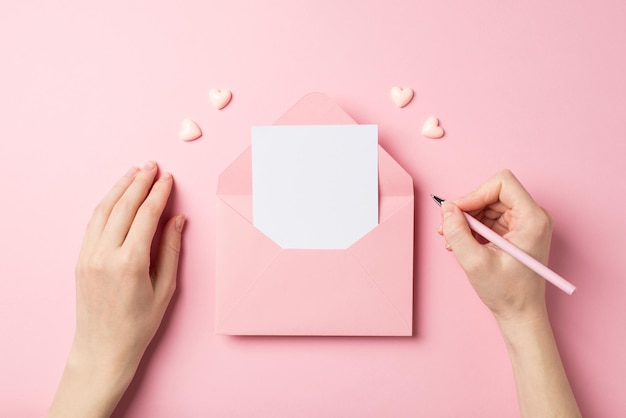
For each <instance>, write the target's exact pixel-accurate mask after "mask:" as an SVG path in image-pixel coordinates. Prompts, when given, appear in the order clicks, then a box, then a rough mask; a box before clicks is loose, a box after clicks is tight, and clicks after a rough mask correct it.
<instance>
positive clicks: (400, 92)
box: [390, 86, 413, 107]
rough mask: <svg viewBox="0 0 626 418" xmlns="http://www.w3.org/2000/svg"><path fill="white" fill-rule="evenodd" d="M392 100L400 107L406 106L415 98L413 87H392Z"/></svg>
mask: <svg viewBox="0 0 626 418" xmlns="http://www.w3.org/2000/svg"><path fill="white" fill-rule="evenodd" d="M390 93H391V100H393V102H394V103H395V104H396V106H398V107H404V106H406V105H408V104H409V102H410V101H411V99H413V89H411V88H409V87H405V88H401V87H397V86H395V87H392V88H391V92H390Z"/></svg>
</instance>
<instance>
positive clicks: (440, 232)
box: [437, 224, 443, 235]
mask: <svg viewBox="0 0 626 418" xmlns="http://www.w3.org/2000/svg"><path fill="white" fill-rule="evenodd" d="M437 233H438V234H439V235H441V234H442V233H443V224H440V225H439V226H438V227H437Z"/></svg>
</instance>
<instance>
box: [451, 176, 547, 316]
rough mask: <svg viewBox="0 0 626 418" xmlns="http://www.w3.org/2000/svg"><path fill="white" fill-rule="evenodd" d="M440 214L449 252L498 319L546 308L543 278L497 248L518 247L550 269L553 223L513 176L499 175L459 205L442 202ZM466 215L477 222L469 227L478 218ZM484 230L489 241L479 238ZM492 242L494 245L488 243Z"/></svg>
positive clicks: (461, 200)
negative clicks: (521, 311)
mask: <svg viewBox="0 0 626 418" xmlns="http://www.w3.org/2000/svg"><path fill="white" fill-rule="evenodd" d="M441 211H442V217H443V222H442V225H441V227H440V229H439V233H440V234H442V235H443V236H444V237H445V238H446V248H448V249H449V250H452V251H454V254H455V256H456V258H457V260H458V262H459V264H460V265H461V267H462V268H463V270H464V271H465V273H466V274H467V276H468V278H469V280H470V283H471V284H472V286H473V287H474V289H475V290H476V293H477V294H478V296H479V297H480V298H481V299H482V301H483V302H484V303H485V304H486V305H487V306H488V307H489V308H490V309H491V310H492V312H493V313H494V314H495V315H496V316H498V315H504V316H509V315H512V314H514V313H515V311H516V310H518V309H525V308H528V307H529V305H536V304H543V300H544V291H545V282H544V280H543V279H542V277H540V275H539V274H537V273H536V272H535V271H533V270H531V269H530V268H527V266H525V265H524V264H522V263H520V262H518V261H517V260H515V259H514V258H513V257H510V256H509V253H508V252H507V251H505V250H506V249H507V248H505V246H504V245H500V246H498V244H499V243H502V242H503V241H504V242H505V243H507V244H508V243H510V244H513V246H515V247H517V248H518V249H520V250H521V251H523V253H525V254H524V255H527V256H529V257H527V258H528V259H530V258H531V257H532V259H533V261H535V260H536V261H535V262H536V263H537V262H538V263H537V264H539V263H541V265H543V266H545V265H547V262H548V256H549V253H550V241H551V236H552V219H551V217H550V215H549V214H548V213H547V212H546V211H545V210H544V209H543V208H541V207H540V206H539V205H537V203H536V202H535V201H534V200H533V199H532V197H531V196H530V194H529V193H528V192H527V191H526V190H525V189H524V187H523V186H522V184H521V183H520V182H519V181H518V180H517V178H515V176H514V175H513V174H512V173H511V172H510V171H508V170H504V171H501V172H499V173H497V174H496V175H495V176H493V177H492V178H491V179H489V180H488V181H487V182H486V183H484V184H483V185H482V186H480V187H479V188H478V189H476V190H475V191H473V192H471V193H469V194H467V195H465V196H463V197H461V198H459V199H457V200H455V201H454V202H443V204H442V206H441ZM464 212H465V213H464ZM467 215H469V216H471V217H472V218H474V219H475V220H476V221H474V222H472V224H469V223H468V220H470V221H473V219H466V218H469V216H467ZM479 222H480V223H481V225H475V224H478V223H479ZM479 227H482V228H479ZM472 229H474V230H476V229H480V231H473V232H472ZM484 230H487V232H488V233H491V234H490V235H489V236H488V237H484V238H486V240H485V239H483V238H482V237H481V236H479V235H480V234H479V233H480V232H481V231H483V235H486V234H484ZM496 234H497V236H496ZM493 236H495V237H493ZM490 237H491V238H492V241H494V242H488V243H486V241H488V240H489V238H490ZM503 249H504V250H503ZM522 262H524V261H522Z"/></svg>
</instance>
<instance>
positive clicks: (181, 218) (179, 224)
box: [174, 215, 185, 232]
mask: <svg viewBox="0 0 626 418" xmlns="http://www.w3.org/2000/svg"><path fill="white" fill-rule="evenodd" d="M183 226H185V215H178V216H177V217H176V223H175V224H174V227H175V228H176V230H177V231H178V232H183Z"/></svg>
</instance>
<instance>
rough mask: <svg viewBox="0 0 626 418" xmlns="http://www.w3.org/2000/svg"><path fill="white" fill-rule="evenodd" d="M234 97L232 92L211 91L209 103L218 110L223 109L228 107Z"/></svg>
mask: <svg viewBox="0 0 626 418" xmlns="http://www.w3.org/2000/svg"><path fill="white" fill-rule="evenodd" d="M232 97H233V94H232V93H231V92H230V90H226V89H224V90H218V89H211V90H209V101H210V102H211V104H212V105H213V107H215V108H216V109H217V110H220V109H223V108H224V107H226V105H227V104H228V102H230V99H231V98H232Z"/></svg>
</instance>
